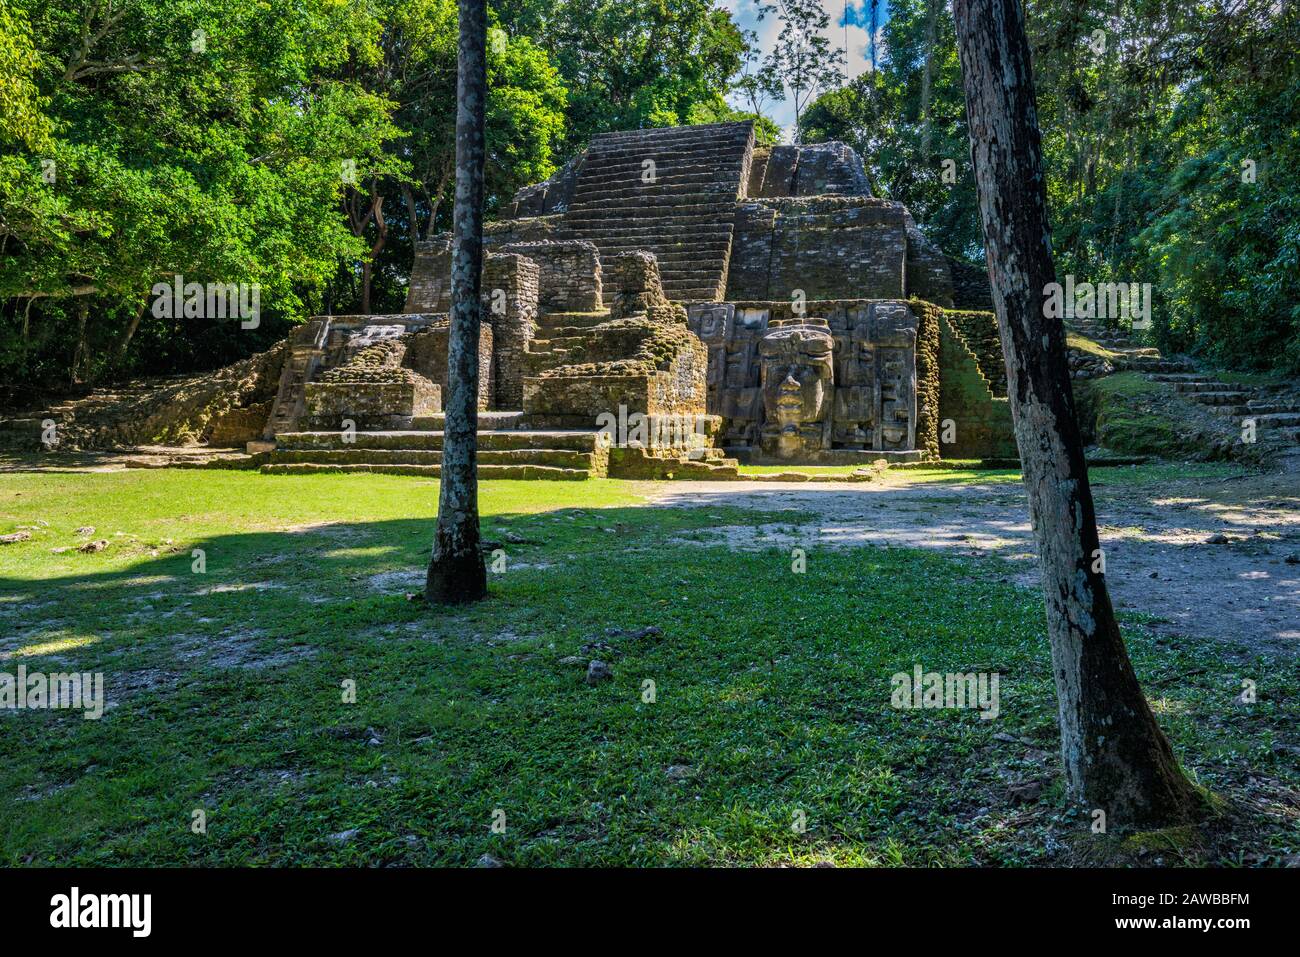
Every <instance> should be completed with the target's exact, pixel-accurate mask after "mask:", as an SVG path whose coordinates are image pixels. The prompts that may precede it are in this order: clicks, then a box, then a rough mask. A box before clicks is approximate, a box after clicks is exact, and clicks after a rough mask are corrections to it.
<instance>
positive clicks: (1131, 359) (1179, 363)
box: [1066, 319, 1193, 373]
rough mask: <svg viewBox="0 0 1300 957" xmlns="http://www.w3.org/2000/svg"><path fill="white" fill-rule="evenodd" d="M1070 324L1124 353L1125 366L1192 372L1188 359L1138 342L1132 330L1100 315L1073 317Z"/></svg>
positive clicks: (1155, 371)
mask: <svg viewBox="0 0 1300 957" xmlns="http://www.w3.org/2000/svg"><path fill="white" fill-rule="evenodd" d="M1066 324H1067V326H1068V327H1069V328H1070V329H1071V330H1073V331H1075V332H1077V333H1079V335H1081V336H1084V337H1085V338H1088V339H1091V340H1092V341H1093V342H1095V343H1097V344H1098V345H1100V346H1104V347H1105V348H1106V349H1108V350H1110V351H1111V352H1114V353H1117V354H1118V355H1119V356H1120V357H1121V359H1120V362H1119V363H1118V365H1119V366H1120V367H1121V368H1125V369H1134V370H1136V371H1139V372H1152V373H1179V372H1190V371H1192V369H1193V366H1192V363H1191V362H1189V361H1188V360H1186V359H1166V358H1165V357H1164V356H1163V355H1161V354H1160V350H1159V349H1157V348H1156V347H1155V346H1143V345H1137V344H1136V343H1134V342H1133V340H1132V338H1131V337H1130V336H1129V335H1128V333H1126V332H1124V331H1123V330H1121V329H1117V328H1113V327H1110V326H1107V325H1105V324H1104V323H1102V322H1100V321H1099V320H1097V319H1070V320H1067V323H1066Z"/></svg>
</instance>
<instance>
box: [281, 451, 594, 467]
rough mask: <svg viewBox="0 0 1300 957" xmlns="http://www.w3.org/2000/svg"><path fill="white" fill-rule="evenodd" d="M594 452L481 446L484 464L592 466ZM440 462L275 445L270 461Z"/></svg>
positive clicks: (437, 456) (419, 454) (426, 454)
mask: <svg viewBox="0 0 1300 957" xmlns="http://www.w3.org/2000/svg"><path fill="white" fill-rule="evenodd" d="M593 456H594V453H592V452H581V451H577V450H574V449H497V450H492V449H481V450H479V453H478V461H479V463H480V464H481V465H545V466H553V467H556V468H576V469H587V470H588V471H590V470H591V469H592V468H593V461H592V460H593ZM303 463H314V464H317V465H440V464H442V451H441V450H439V449H355V448H351V449H276V450H275V451H274V452H272V453H271V455H270V461H269V463H268V464H270V465H298V464H303Z"/></svg>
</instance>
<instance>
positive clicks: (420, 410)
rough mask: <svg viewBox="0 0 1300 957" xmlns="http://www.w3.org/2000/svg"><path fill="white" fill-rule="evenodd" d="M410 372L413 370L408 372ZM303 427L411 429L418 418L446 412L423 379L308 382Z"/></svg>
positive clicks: (436, 389) (435, 388) (433, 388)
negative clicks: (414, 420)
mask: <svg viewBox="0 0 1300 957" xmlns="http://www.w3.org/2000/svg"><path fill="white" fill-rule="evenodd" d="M408 371H409V370H408ZM306 396H307V399H306V410H305V412H304V413H303V419H302V427H303V428H304V429H306V430H308V431H315V430H321V431H339V430H342V429H344V428H345V427H346V423H347V422H349V421H351V422H352V424H353V427H354V428H356V429H358V430H360V431H370V430H375V429H380V430H384V429H409V428H410V427H411V419H412V418H413V417H414V416H417V415H432V414H434V413H436V412H441V411H442V402H441V398H442V393H441V390H440V389H439V387H438V386H436V385H434V384H433V383H431V382H429V381H428V380H427V379H425V378H424V377H423V376H412V377H410V378H409V379H406V380H405V381H399V382H308V383H307V390H306Z"/></svg>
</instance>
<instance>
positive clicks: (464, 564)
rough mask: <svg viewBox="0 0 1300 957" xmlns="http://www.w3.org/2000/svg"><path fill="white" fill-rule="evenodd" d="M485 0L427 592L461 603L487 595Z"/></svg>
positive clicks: (477, 17)
mask: <svg viewBox="0 0 1300 957" xmlns="http://www.w3.org/2000/svg"><path fill="white" fill-rule="evenodd" d="M486 6H487V5H486V2H485V0H460V5H459V10H460V50H459V59H458V77H457V92H456V199H455V206H454V209H453V211H452V218H453V220H454V228H455V235H454V243H453V249H452V260H451V331H450V335H449V337H448V343H447V365H448V372H447V386H448V388H447V392H448V395H447V401H446V405H445V412H446V417H445V422H444V425H443V440H442V482H441V488H440V491H439V494H438V531H437V535H436V537H435V539H434V544H433V558H432V559H431V560H430V562H429V574H428V578H427V579H426V582H425V588H424V594H425V597H426V598H427V599H428V600H429V601H430V602H437V603H439V604H461V603H466V602H473V601H478V600H479V599H481V598H485V597H486V596H487V569H486V568H485V567H484V564H483V552H482V549H481V547H480V543H479V526H478V470H477V461H476V460H477V455H478V345H479V324H480V322H481V321H482V312H483V307H482V303H481V302H480V300H479V287H480V283H481V271H482V266H483V162H484V104H485V102H486V100H487V9H486Z"/></svg>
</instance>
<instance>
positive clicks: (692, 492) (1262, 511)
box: [645, 470, 1300, 652]
mask: <svg viewBox="0 0 1300 957" xmlns="http://www.w3.org/2000/svg"><path fill="white" fill-rule="evenodd" d="M1093 481H1094V483H1095V485H1096V488H1095V492H1096V498H1097V512H1098V522H1099V524H1100V532H1101V541H1102V548H1103V550H1104V552H1105V557H1106V577H1107V581H1108V582H1109V584H1110V588H1111V595H1112V598H1113V600H1114V601H1115V603H1116V605H1117V606H1118V607H1119V608H1122V609H1124V608H1127V609H1133V610H1137V611H1142V612H1147V613H1150V614H1154V615H1158V616H1160V618H1162V619H1164V622H1162V623H1161V624H1160V625H1158V626H1157V628H1158V630H1164V631H1168V632H1171V633H1178V634H1184V635H1190V636H1204V637H1214V638H1223V639H1229V640H1237V641H1241V642H1244V643H1246V644H1248V645H1250V646H1251V647H1254V648H1260V649H1264V648H1267V649H1272V650H1278V649H1283V650H1286V651H1290V652H1296V651H1300V479H1298V477H1297V476H1296V475H1295V474H1276V475H1257V474H1248V473H1243V474H1239V475H1233V476H1231V477H1229V478H1227V479H1224V478H1205V479H1186V480H1174V481H1168V482H1162V483H1160V485H1159V487H1152V486H1150V485H1147V486H1145V487H1144V486H1140V485H1134V484H1129V482H1126V481H1124V480H1123V479H1122V478H1120V479H1119V480H1111V479H1109V478H1108V477H1107V472H1106V471H1100V470H1099V471H1098V472H1096V473H1094V475H1093ZM645 491H646V494H647V496H648V497H649V498H650V499H651V500H652V501H653V502H654V503H656V504H659V505H667V506H687V505H710V504H724V503H725V504H727V505H734V506H742V507H751V508H755V509H763V510H778V509H792V510H801V511H803V510H806V511H811V512H812V513H814V514H815V515H816V516H817V518H816V521H815V522H814V523H803V524H798V523H792V524H784V523H782V524H774V525H746V526H727V527H721V528H718V529H716V530H715V531H716V534H717V536H718V537H719V538H721V539H724V540H726V541H729V542H731V543H732V544H734V545H735V546H736V547H739V548H747V547H771V546H781V547H791V548H793V547H795V546H803V547H808V546H809V545H812V544H815V545H821V546H826V545H830V546H852V545H863V544H875V545H903V546H915V547H923V548H937V549H944V550H948V551H952V552H955V553H958V554H991V555H996V556H999V557H1001V558H1004V559H1006V560H1007V561H1008V562H1009V563H1011V564H1012V566H1013V569H1014V570H1009V571H1010V577H1012V578H1013V579H1015V580H1017V581H1020V582H1022V583H1024V584H1026V585H1036V584H1037V581H1038V569H1037V564H1036V561H1035V557H1034V547H1033V536H1032V533H1031V530H1030V527H1029V518H1028V507H1027V504H1026V501H1025V496H1024V492H1023V490H1022V487H1021V485H1020V484H1019V482H1018V481H1015V482H1007V481H1001V482H999V481H996V480H993V479H990V480H979V479H976V480H973V481H962V482H956V483H953V482H947V481H944V482H931V481H916V480H914V479H910V478H909V477H908V475H907V473H905V472H894V473H892V474H889V473H887V475H886V476H885V477H884V478H883V479H882V480H881V481H879V482H876V483H871V484H869V485H868V484H855V485H849V484H845V483H824V484H820V483H819V484H816V485H810V484H805V483H764V484H760V483H749V482H745V483H734V482H733V483H726V484H722V483H710V482H675V483H665V484H659V485H647V486H646V489H645ZM1222 539H1226V541H1223V540H1222Z"/></svg>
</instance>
